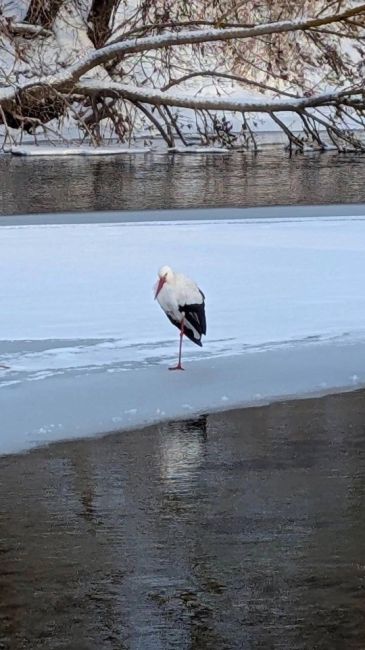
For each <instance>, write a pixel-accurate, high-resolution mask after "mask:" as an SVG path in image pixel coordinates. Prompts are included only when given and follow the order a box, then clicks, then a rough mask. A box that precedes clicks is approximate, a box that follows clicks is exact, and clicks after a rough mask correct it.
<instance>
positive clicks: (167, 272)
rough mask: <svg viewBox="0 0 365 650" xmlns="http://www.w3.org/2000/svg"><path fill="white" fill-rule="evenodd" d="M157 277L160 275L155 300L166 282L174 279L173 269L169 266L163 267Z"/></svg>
mask: <svg viewBox="0 0 365 650" xmlns="http://www.w3.org/2000/svg"><path fill="white" fill-rule="evenodd" d="M157 275H158V282H157V285H156V293H155V300H156V298H157V296H158V294H159V293H160V291H161V289H162V287H163V285H164V284H165V282H171V280H172V278H173V277H174V272H173V270H172V269H170V267H169V266H161V268H160V270H159V272H158V274H157Z"/></svg>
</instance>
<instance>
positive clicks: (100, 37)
mask: <svg viewBox="0 0 365 650" xmlns="http://www.w3.org/2000/svg"><path fill="white" fill-rule="evenodd" d="M118 4H119V0H93V1H92V4H91V8H90V11H89V15H88V29H87V35H88V37H89V38H90V40H91V41H92V42H93V44H94V45H95V47H96V48H99V47H103V45H105V43H106V41H107V40H108V38H109V36H110V34H111V32H112V26H111V17H112V15H113V11H114V9H116V8H117V6H118Z"/></svg>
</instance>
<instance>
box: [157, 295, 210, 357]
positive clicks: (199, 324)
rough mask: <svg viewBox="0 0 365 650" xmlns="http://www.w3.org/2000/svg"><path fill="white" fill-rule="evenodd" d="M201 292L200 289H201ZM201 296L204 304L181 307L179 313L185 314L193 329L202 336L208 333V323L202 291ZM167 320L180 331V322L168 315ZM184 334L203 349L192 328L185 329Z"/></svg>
mask: <svg viewBox="0 0 365 650" xmlns="http://www.w3.org/2000/svg"><path fill="white" fill-rule="evenodd" d="M199 291H200V289H199ZM200 294H201V296H202V298H203V302H201V303H196V304H192V305H180V307H179V311H180V312H184V314H185V319H186V320H187V321H188V323H190V325H191V326H192V327H194V329H195V330H196V331H197V332H198V333H199V334H200V336H202V335H203V334H206V333H207V321H206V317H205V302H204V301H205V296H204V294H203V292H202V291H200ZM166 316H167V318H168V319H169V321H170V322H171V323H172V324H173V325H175V327H177V328H178V329H181V323H179V322H178V321H176V320H174V319H173V318H172V316H170V315H169V314H166ZM184 334H185V336H187V338H188V339H190V341H193V343H196V344H197V345H200V346H201V347H202V342H201V340H200V339H197V338H195V336H194V334H193V332H192V331H191V329H190V328H188V327H184Z"/></svg>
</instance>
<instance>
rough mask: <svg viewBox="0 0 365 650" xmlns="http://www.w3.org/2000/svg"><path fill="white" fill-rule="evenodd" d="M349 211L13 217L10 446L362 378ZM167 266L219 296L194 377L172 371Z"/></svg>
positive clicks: (4, 385) (357, 245) (362, 267)
mask: <svg viewBox="0 0 365 650" xmlns="http://www.w3.org/2000/svg"><path fill="white" fill-rule="evenodd" d="M289 210H292V213H293V215H292V216H291V217H290V216H289V214H288V211H289ZM303 210H306V211H307V213H306V214H305V215H304V214H303ZM351 210H353V211H354V213H356V215H355V216H353V215H352V214H351ZM334 211H335V210H334ZM347 211H350V212H348V213H347V216H340V215H338V214H337V215H336V216H333V217H331V216H328V207H327V208H325V209H323V208H318V207H317V208H306V209H304V208H302V215H301V216H296V208H291V209H290V208H287V210H286V218H279V217H277V216H276V217H275V218H269V217H268V216H266V217H264V216H261V217H256V218H250V219H247V218H241V219H240V218H239V216H238V215H237V211H235V212H234V215H232V219H231V220H230V219H229V218H227V216H228V214H229V211H228V213H227V216H226V218H224V219H222V218H221V219H216V220H212V219H209V218H208V219H200V220H198V221H191V220H189V221H183V220H180V221H175V222H172V221H160V222H159V221H150V222H143V221H140V220H135V221H134V222H133V223H126V222H125V221H123V222H117V221H115V222H114V223H107V222H105V221H104V222H103V223H87V222H86V221H87V216H86V217H85V216H84V217H83V220H84V222H83V223H72V222H69V223H62V224H61V223H54V224H52V223H46V224H43V225H42V224H33V225H32V224H29V223H28V225H20V223H19V220H16V221H15V222H14V224H12V223H11V222H9V221H3V222H2V223H3V224H4V225H2V226H1V227H0V238H1V244H2V250H3V252H2V255H1V258H0V277H1V298H2V315H1V321H0V363H3V364H7V365H8V366H9V367H10V369H9V370H3V369H1V370H0V406H1V414H2V429H3V430H2V436H1V440H0V453H1V452H2V453H9V452H12V451H19V450H21V449H27V448H30V447H32V446H34V445H36V444H43V443H45V442H47V441H48V440H55V439H57V438H63V437H77V436H80V435H90V434H96V433H102V432H107V431H110V430H113V429H117V428H119V427H128V426H130V425H133V426H138V425H141V424H144V423H147V422H152V421H156V420H160V419H165V418H168V417H183V416H185V415H186V413H187V412H191V413H199V412H202V411H206V410H210V411H211V410H217V409H220V408H222V406H223V407H230V406H237V405H243V404H250V403H257V402H260V401H265V400H266V401H267V400H271V399H273V398H278V397H281V396H295V395H300V394H308V393H313V392H322V393H323V392H330V391H331V390H338V389H339V388H346V389H347V388H353V387H354V386H355V387H356V386H359V385H362V384H363V383H364V382H365V371H364V368H365V364H364V350H365V344H364V342H365V327H364V325H363V324H364V323H365V294H364V289H363V278H364V277H365V218H364V217H363V216H361V213H360V207H359V206H358V207H357V209H356V210H355V208H351V207H349V208H347ZM201 212H202V211H200V215H201ZM323 212H324V213H325V215H326V216H325V217H324V216H322V215H323ZM335 212H336V211H335ZM246 216H247V215H246ZM92 218H93V219H94V218H95V215H93V217H92ZM123 218H124V217H123ZM144 218H146V214H144ZM163 263H170V264H171V265H173V266H175V268H176V269H177V270H182V271H184V272H186V273H187V274H189V275H191V276H192V277H193V278H195V279H197V280H198V282H199V284H200V286H201V288H202V289H203V290H204V292H205V293H206V296H207V318H208V336H207V338H206V340H205V341H204V347H203V349H200V348H197V347H196V346H194V345H192V344H191V343H190V342H187V343H186V345H185V350H184V358H185V365H186V369H187V371H186V373H185V374H178V375H171V373H169V372H168V371H167V366H168V365H169V364H170V363H171V362H172V361H173V360H174V359H175V357H176V352H177V330H175V329H174V328H172V326H171V324H170V323H169V322H168V320H167V319H166V317H165V316H164V314H163V313H162V311H161V310H160V308H159V306H158V305H157V304H156V303H155V302H154V301H153V291H152V287H153V283H154V280H155V274H156V270H157V269H158V268H159V266H161V264H163ZM20 405H21V406H20Z"/></svg>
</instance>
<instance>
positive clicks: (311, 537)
mask: <svg viewBox="0 0 365 650" xmlns="http://www.w3.org/2000/svg"><path fill="white" fill-rule="evenodd" d="M0 488H1V489H0V513H1V515H0V524H1V528H0V558H1V565H0V566H1V569H0V594H1V598H0V625H1V628H0V629H1V633H0V647H1V648H2V649H6V650H7V649H9V650H10V649H13V648H14V649H18V648H19V649H20V648H26V649H28V648H29V649H32V650H33V649H34V650H38V649H41V648H42V649H43V648H47V650H48V649H49V650H56V649H57V650H59V649H61V648H62V649H65V650H66V649H67V650H71V649H72V650H91V649H92V650H101V649H102V650H114V649H123V648H126V649H133V650H137V649H141V650H142V649H143V650H160V649H161V650H163V649H170V648H174V649H175V648H176V649H178V650H200V649H209V650H224V649H227V650H229V649H235V648H237V649H238V648H247V649H250V650H251V649H256V648H257V649H258V648H260V649H265V650H268V649H277V650H293V649H299V648H300V649H308V650H313V649H318V650H335V649H339V650H340V649H341V650H342V649H343V650H351V649H355V648H356V649H358V650H363V649H364V648H365V394H364V393H363V392H358V393H351V394H346V395H337V396H332V397H327V398H322V399H317V400H313V399H311V400H304V401H299V402H289V403H282V404H275V405H272V406H268V407H262V408H252V409H246V410H243V411H233V412H231V413H222V414H218V415H217V414H216V415H211V416H204V417H200V418H196V419H194V420H190V421H186V422H172V423H170V424H163V425H160V426H154V427H149V428H147V429H144V430H136V431H132V432H124V433H121V434H119V435H118V434H113V435H111V436H109V437H106V438H104V439H98V440H95V439H94V440H86V441H80V442H71V443H57V444H54V445H52V446H50V447H49V448H47V449H42V450H37V451H34V452H31V453H30V454H28V455H24V456H18V457H16V456H12V457H11V456H9V457H3V458H2V459H0Z"/></svg>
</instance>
